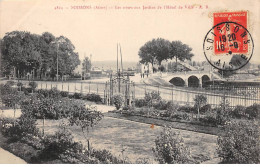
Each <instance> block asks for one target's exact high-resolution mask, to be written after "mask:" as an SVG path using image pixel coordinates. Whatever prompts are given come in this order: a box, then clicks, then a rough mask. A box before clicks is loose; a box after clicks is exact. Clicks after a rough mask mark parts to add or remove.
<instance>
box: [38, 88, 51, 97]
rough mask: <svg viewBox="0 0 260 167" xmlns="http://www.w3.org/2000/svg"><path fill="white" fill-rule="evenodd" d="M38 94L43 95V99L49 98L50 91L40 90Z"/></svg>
mask: <svg viewBox="0 0 260 167" xmlns="http://www.w3.org/2000/svg"><path fill="white" fill-rule="evenodd" d="M37 93H38V94H41V95H43V97H49V90H47V89H39V90H37Z"/></svg>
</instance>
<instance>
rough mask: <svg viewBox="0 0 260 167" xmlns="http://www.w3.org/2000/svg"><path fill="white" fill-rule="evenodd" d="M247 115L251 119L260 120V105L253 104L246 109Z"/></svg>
mask: <svg viewBox="0 0 260 167" xmlns="http://www.w3.org/2000/svg"><path fill="white" fill-rule="evenodd" d="M245 114H247V115H248V117H249V119H259V118H260V104H253V105H252V106H249V107H247V108H246V111H245Z"/></svg>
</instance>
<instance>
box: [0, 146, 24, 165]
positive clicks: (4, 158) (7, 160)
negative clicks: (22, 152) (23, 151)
mask: <svg viewBox="0 0 260 167" xmlns="http://www.w3.org/2000/svg"><path fill="white" fill-rule="evenodd" d="M0 164H27V163H26V162H25V161H24V160H23V159H21V158H19V157H17V156H15V155H14V154H12V153H10V152H8V151H6V150H4V149H2V148H1V147H0Z"/></svg>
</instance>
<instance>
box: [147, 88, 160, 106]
mask: <svg viewBox="0 0 260 167" xmlns="http://www.w3.org/2000/svg"><path fill="white" fill-rule="evenodd" d="M161 99H162V98H161V96H160V92H157V91H152V92H151V93H145V97H144V100H145V103H146V104H147V105H148V106H149V107H152V106H153V105H154V103H157V102H159V101H160V100H161Z"/></svg>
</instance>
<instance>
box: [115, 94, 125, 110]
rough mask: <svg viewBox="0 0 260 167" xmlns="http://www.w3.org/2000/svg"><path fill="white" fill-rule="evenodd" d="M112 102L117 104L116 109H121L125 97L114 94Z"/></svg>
mask: <svg viewBox="0 0 260 167" xmlns="http://www.w3.org/2000/svg"><path fill="white" fill-rule="evenodd" d="M112 102H113V104H114V105H115V106H116V109H117V110H119V109H120V108H121V107H122V105H123V104H124V97H123V95H121V94H117V95H113V97H112Z"/></svg>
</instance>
